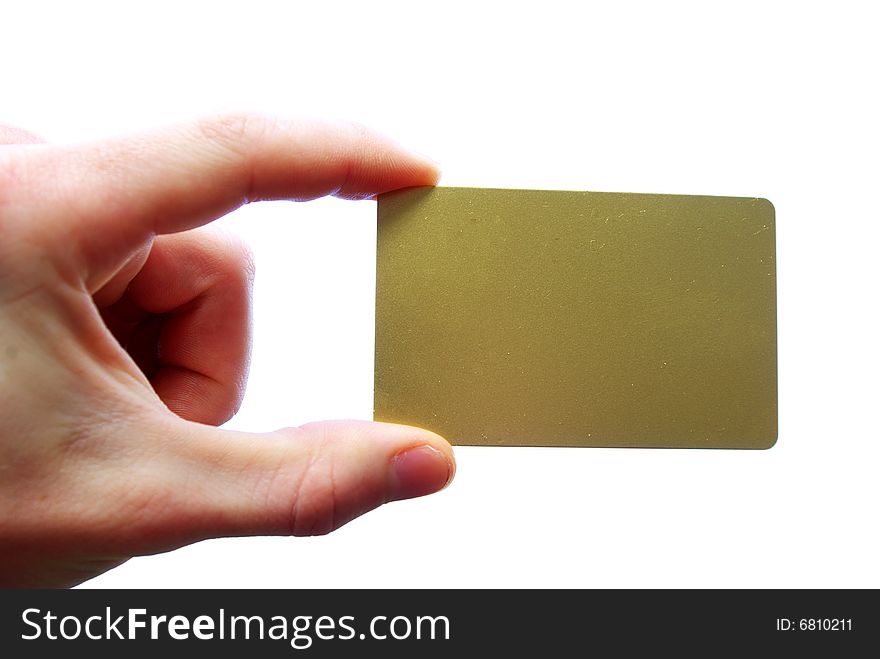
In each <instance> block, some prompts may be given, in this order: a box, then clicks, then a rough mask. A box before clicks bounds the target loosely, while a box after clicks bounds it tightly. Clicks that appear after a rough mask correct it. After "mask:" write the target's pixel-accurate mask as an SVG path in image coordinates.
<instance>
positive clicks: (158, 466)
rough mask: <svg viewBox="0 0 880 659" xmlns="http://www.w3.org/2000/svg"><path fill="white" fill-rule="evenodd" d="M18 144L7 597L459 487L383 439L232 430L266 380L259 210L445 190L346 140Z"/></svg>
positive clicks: (4, 505)
mask: <svg viewBox="0 0 880 659" xmlns="http://www.w3.org/2000/svg"><path fill="white" fill-rule="evenodd" d="M38 142H39V140H37V139H36V138H33V136H30V135H28V134H26V133H22V132H20V131H14V130H12V129H0V144H5V145H4V146H0V585H6V586H69V585H73V584H76V583H79V582H81V581H83V580H85V579H88V578H90V577H92V576H94V575H96V574H99V573H101V572H103V571H105V570H107V569H109V568H111V567H113V566H116V565H118V564H120V563H122V562H123V561H125V560H126V559H128V558H129V557H131V556H136V555H142V554H152V553H157V552H163V551H168V550H171V549H174V548H177V547H180V546H183V545H186V544H188V543H191V542H196V541H198V540H202V539H205V538H211V537H220V536H238V535H265V534H280V535H313V534H322V533H327V532H329V531H332V530H333V529H335V528H337V527H339V526H341V525H342V524H345V523H346V522H348V521H349V520H351V519H353V518H354V517H357V516H358V515H361V514H362V513H364V512H366V511H368V510H371V509H372V508H375V507H377V506H379V505H381V504H383V503H385V502H388V501H392V500H396V499H406V498H410V497H415V496H421V495H424V494H429V493H431V492H434V491H436V490H439V489H441V488H443V487H444V486H445V485H446V484H447V483H448V482H449V480H450V479H451V478H452V475H453V472H454V461H453V457H452V451H451V448H450V447H449V444H447V443H446V441H445V440H443V439H442V438H441V437H438V436H437V435H435V434H433V433H430V432H428V431H426V430H420V429H417V428H410V427H406V426H396V425H391V424H383V423H371V422H358V421H334V422H322V423H312V424H308V425H305V426H301V427H299V428H288V429H284V430H278V431H276V432H272V433H268V434H250V433H241V432H232V431H226V430H219V429H217V428H216V427H214V426H216V425H219V424H221V423H223V422H224V421H226V420H227V419H229V418H230V417H231V416H232V415H233V414H234V413H235V412H236V411H237V409H238V406H239V404H240V402H241V399H242V395H243V392H244V387H245V380H246V376H247V367H248V359H249V346H250V327H249V325H250V303H251V283H252V278H253V277H252V275H253V265H252V263H251V258H250V256H249V253H248V252H247V250H246V249H245V248H243V247H242V246H241V245H239V244H238V243H236V242H234V241H232V240H231V239H229V238H221V237H218V236H217V235H215V234H213V233H210V232H207V231H206V230H204V229H197V228H196V227H199V226H201V225H204V224H206V223H208V222H210V221H211V220H212V219H214V218H216V217H218V216H220V215H222V214H224V213H226V212H228V211H230V210H232V209H234V208H236V207H237V206H239V205H241V204H243V203H247V202H251V201H257V200H264V199H294V200H308V199H314V198H316V197H320V196H323V195H335V196H337V197H344V198H347V199H368V198H371V197H373V196H374V195H376V194H378V193H381V192H384V191H386V190H392V189H395V188H400V187H405V186H412V185H432V184H433V183H434V182H435V181H436V176H437V173H436V170H435V169H434V167H433V166H432V165H431V164H430V163H428V162H426V161H424V160H423V159H421V158H419V157H416V156H414V155H412V154H409V153H407V152H405V151H403V150H402V149H401V148H400V147H398V146H396V145H395V144H393V143H391V142H389V141H387V140H385V139H383V138H381V137H380V136H378V135H375V134H373V133H371V132H369V131H367V130H365V129H362V128H359V127H355V126H352V125H346V124H340V125H337V124H328V123H320V122H299V123H293V122H285V121H280V120H272V119H268V118H264V117H255V116H244V115H242V116H238V115H236V116H226V117H221V118H217V119H213V120H205V121H200V122H196V123H193V124H192V125H187V126H181V127H177V128H173V129H170V130H168V131H165V132H162V133H158V134H154V135H147V136H138V137H132V138H128V139H124V140H117V141H107V142H103V143H97V144H90V145H86V146H78V147H70V146H52V145H45V144H39V143H38Z"/></svg>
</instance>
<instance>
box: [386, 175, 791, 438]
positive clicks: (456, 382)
mask: <svg viewBox="0 0 880 659" xmlns="http://www.w3.org/2000/svg"><path fill="white" fill-rule="evenodd" d="M378 226H379V234H378V264H377V285H376V290H377V295H376V372H375V378H376V379H375V418H376V419H377V420H381V421H393V422H399V423H408V424H412V425H417V426H421V427H424V428H428V429H430V430H433V431H435V432H437V433H440V434H441V435H443V436H445V437H446V438H447V439H449V440H450V441H451V442H452V443H454V444H479V445H512V446H609V447H700V448H768V447H770V446H772V445H773V444H774V442H775V441H776V434H777V403H776V268H775V219H774V210H773V206H772V205H771V204H770V202H768V201H766V200H764V199H752V198H732V197H698V196H679V195H653V194H618V193H602V192H549V191H538V190H492V189H480V188H411V189H408V190H402V191H397V192H391V193H388V194H384V195H381V196H380V197H379V224H378Z"/></svg>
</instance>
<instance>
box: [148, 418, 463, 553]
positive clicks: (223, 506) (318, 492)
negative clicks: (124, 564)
mask: <svg viewBox="0 0 880 659" xmlns="http://www.w3.org/2000/svg"><path fill="white" fill-rule="evenodd" d="M181 423H183V424H185V425H186V437H185V438H184V441H180V434H179V433H175V434H176V435H177V437H176V438H175V440H174V441H173V442H171V441H169V442H168V443H167V444H166V445H165V446H166V448H167V449H168V450H165V451H163V452H162V456H161V458H160V459H161V460H162V461H164V463H165V464H163V465H162V466H161V469H160V471H161V472H162V473H164V474H165V477H164V478H163V479H161V481H160V483H161V487H162V488H163V490H164V492H162V493H161V495H160V496H153V497H151V498H152V499H153V500H154V501H161V502H162V509H163V512H162V514H160V515H150V516H145V517H142V519H145V518H146V519H153V520H154V521H155V522H156V523H158V524H159V525H160V527H161V528H156V529H151V531H152V532H150V533H148V534H147V537H152V538H154V539H157V540H158V539H160V538H161V539H162V541H161V544H163V545H166V544H169V543H170V544H171V545H175V546H180V545H184V544H188V543H189V542H193V541H196V540H201V539H205V538H210V537H222V536H241V535H299V536H302V535H321V534H325V533H329V532H330V531H333V530H334V529H337V528H339V527H340V526H342V525H343V524H345V523H346V522H349V521H351V520H352V519H354V518H355V517H358V516H359V515H362V514H363V513H365V512H367V511H369V510H372V509H373V508H376V507H378V506H380V505H382V504H383V503H387V502H389V501H395V500H399V499H409V498H412V497H419V496H423V495H426V494H431V493H432V492H436V491H438V490H441V489H443V488H444V487H445V486H446V485H447V484H448V483H449V481H451V480H452V477H453V475H454V473H455V461H454V458H453V455H452V447H451V446H450V445H449V443H448V442H447V441H446V440H445V439H443V438H442V437H440V436H439V435H436V434H434V433H432V432H429V431H427V430H422V429H419V428H413V427H410V426H402V425H396V424H390V423H376V422H369V421H324V422H319V423H310V424H307V425H304V426H301V427H298V428H288V429H284V430H279V431H275V432H272V433H267V434H252V433H239V432H233V431H224V430H218V429H216V428H211V427H209V426H203V425H200V424H194V423H189V422H181ZM165 436H166V437H169V436H173V435H169V434H166V435H165ZM153 469H155V465H154V466H153ZM153 473H154V474H155V473H156V472H155V471H154V472H153ZM153 482H154V483H155V482H156V481H155V480H154V481H153ZM141 537H144V536H141ZM146 549H147V550H150V549H151V548H146Z"/></svg>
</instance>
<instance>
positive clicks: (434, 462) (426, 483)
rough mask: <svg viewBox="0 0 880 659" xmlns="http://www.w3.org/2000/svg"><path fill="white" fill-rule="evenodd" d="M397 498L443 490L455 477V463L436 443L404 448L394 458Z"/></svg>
mask: <svg viewBox="0 0 880 659" xmlns="http://www.w3.org/2000/svg"><path fill="white" fill-rule="evenodd" d="M392 465H393V467H394V475H395V479H396V481H397V482H396V483H395V486H394V488H393V496H392V498H394V499H412V498H413V497H421V496H424V495H426V494H431V493H432V492H436V491H437V490H442V489H443V488H444V487H446V484H447V483H449V480H450V479H451V478H452V464H451V463H450V462H449V460H448V459H447V458H446V456H445V455H444V454H443V453H441V452H440V451H438V450H437V449H435V448H434V447H433V446H428V445H427V444H424V445H422V446H414V447H412V448H408V449H404V450H403V451H401V452H400V453H398V454H397V455H395V456H394V459H393V460H392Z"/></svg>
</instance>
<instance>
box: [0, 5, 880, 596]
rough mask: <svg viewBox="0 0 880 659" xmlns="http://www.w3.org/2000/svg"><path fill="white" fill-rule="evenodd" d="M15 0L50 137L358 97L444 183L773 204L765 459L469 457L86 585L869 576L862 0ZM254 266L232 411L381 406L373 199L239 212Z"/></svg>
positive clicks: (17, 68)
mask: <svg viewBox="0 0 880 659" xmlns="http://www.w3.org/2000/svg"><path fill="white" fill-rule="evenodd" d="M717 4H718V3H706V2H694V3H678V2H676V3H668V2H645V3H631V2H601V3H595V4H592V5H588V4H587V3H581V2H570V3H555V2H548V1H547V0H542V1H541V2H531V3H524V4H518V3H514V2H506V3H503V4H499V5H489V4H488V3H481V2H477V1H476V0H471V1H469V2H466V3H462V4H457V3H453V2H448V1H447V2H442V3H441V2H437V3H434V4H433V5H428V4H427V3H418V2H406V3H400V4H390V3H383V2H352V3H343V2H323V3H322V2H307V3H305V2H304V3H297V2H277V3H271V2H257V1H253V0H250V1H248V2H240V3H236V4H225V3H218V2H210V3H208V2H205V3H195V2H192V3H189V2H172V3H163V2H155V1H154V2H150V3H137V4H134V3H122V2H115V3H106V4H103V5H96V4H94V3H89V2H82V1H80V2H73V3H60V2H59V3H57V4H49V5H47V4H46V3H43V2H28V3H15V5H16V7H15V9H12V10H10V9H7V8H4V9H3V10H0V67H2V68H0V71H2V76H0V121H4V122H7V123H12V124H18V125H20V126H22V127H26V128H29V129H31V130H33V131H35V132H38V133H40V134H42V135H43V136H44V137H45V138H46V139H49V140H52V141H61V140H80V139H86V138H92V137H97V136H103V135H107V134H113V133H119V132H122V131H124V130H129V129H137V128H148V127H154V126H157V125H160V124H162V123H166V122H169V121H177V120H180V119H186V118H189V117H191V116H193V115H199V114H205V113H210V112H215V111H218V110H222V109H254V110H259V111H263V112H270V113H275V114H282V115H297V114H311V115H322V116H333V117H347V118H351V119H355V120H358V121H361V122H364V123H367V124H370V125H372V126H374V127H376V128H379V129H381V130H383V131H385V132H387V133H388V134H390V135H391V136H393V137H395V138H397V139H398V140H400V141H401V142H403V143H404V144H406V145H408V146H411V147H413V148H415V149H417V150H419V151H422V152H424V153H427V154H429V155H430V156H431V157H433V158H434V159H436V160H437V161H439V163H440V164H441V166H442V167H443V170H444V176H443V181H442V183H443V184H448V185H469V186H496V187H529V188H559V189H583V190H607V191H638V192H668V193H692V194H721V195H742V196H757V197H767V198H769V199H771V200H772V201H773V202H774V204H775V206H776V211H777V221H778V228H777V232H778V285H779V391H780V401H779V402H780V439H779V442H778V444H777V445H776V447H775V448H773V449H771V450H769V451H756V452H738V451H698V450H690V451H688V450H599V449H580V450H578V449H510V448H459V449H457V450H456V455H457V458H458V467H459V469H458V477H457V479H456V481H455V483H454V484H453V486H451V487H450V488H449V489H447V490H446V491H444V492H442V493H440V494H439V495H436V496H433V497H429V498H427V499H421V500H415V501H408V502H401V503H395V504H391V505H389V506H386V507H384V508H383V509H380V510H378V511H376V512H373V513H370V514H368V515H367V516H365V517H362V518H360V519H358V520H355V521H354V522H352V523H351V524H349V525H348V526H346V527H344V528H342V529H341V530H339V531H338V532H336V533H334V534H332V535H330V536H327V537H321V538H256V539H229V540H218V541H211V542H205V543H201V544H199V545H196V546H193V547H190V548H187V549H184V550H181V551H177V552H173V553H171V554H166V555H162V556H156V557H149V558H139V559H134V560H132V561H130V562H129V563H128V564H126V565H124V566H122V567H121V568H118V569H116V570H114V571H112V572H110V573H108V574H106V575H104V576H102V577H99V578H97V579H95V580H93V581H92V582H90V583H89V584H88V585H89V586H104V587H133V586H144V587H151V586H183V587H188V586H234V587H237V586H255V587H275V586H278V587H296V588H298V587H331V586H332V587H335V586H380V587H382V586H402V587H428V586H439V587H445V586H474V587H483V586H501V587H506V586H527V587H532V586H554V587H557V586H561V587H566V586H582V587H643V586H644V587H655V586H672V587H679V586H681V587H685V586H687V587H690V586H693V587H703V586H713V587H740V586H756V587H781V586H795V587H802V586H803V587H806V586H819V587H825V586H840V587H859V586H873V587H878V586H880V567H878V549H880V542H878V535H877V506H878V503H880V481H878V458H880V442H878V440H880V431H878V422H877V412H876V409H877V406H878V403H880V400H878V373H880V363H878V362H880V360H878V348H877V345H878V324H877V297H878V295H877V285H878V283H880V277H878V265H877V262H878V255H877V243H878V239H880V229H878V219H880V218H878V203H880V202H878V200H880V177H878V174H880V168H878V151H880V149H878V147H880V140H878V120H880V104H878V100H877V96H876V92H877V75H878V73H877V72H878V63H880V46H878V43H880V42H878V40H877V34H876V28H877V25H878V21H877V20H876V18H875V16H873V15H872V13H873V12H872V9H871V7H872V3H867V2H865V3H854V2H834V3H823V4H821V5H820V4H814V3H811V2H796V3H795V2H792V3H782V2H767V1H766V0H765V1H762V2H736V3H729V5H728V7H727V9H718V8H717V7H716V5H717ZM221 223H222V224H223V225H225V226H226V227H228V228H229V229H231V230H233V231H236V232H238V233H240V234H241V235H242V236H244V237H245V238H246V239H247V240H248V241H249V242H250V243H251V245H252V246H253V248H254V251H255V254H256V259H257V270H258V274H257V284H256V286H257V288H256V337H255V352H254V362H253V369H252V375H251V379H250V386H249V391H248V396H247V399H246V401H245V403H244V407H243V408H242V410H241V413H240V414H239V415H238V416H237V417H236V418H235V419H234V420H233V421H232V422H231V423H230V427H233V428H240V429H251V430H269V429H273V428H276V427H282V426H287V425H297V424H300V423H303V422H305V421H308V420H314V419H320V418H334V417H353V418H365V419H367V418H370V416H371V411H372V359H373V356H372V346H373V303H374V299H373V295H374V293H373V285H374V276H375V275H374V266H375V262H374V259H375V256H374V249H375V204H374V202H343V201H338V200H323V201H318V202H312V203H308V204H299V205H297V204H293V203H285V202H278V203H272V204H263V205H257V206H252V207H248V208H244V209H242V210H240V211H237V212H235V213H233V214H232V215H231V216H229V217H227V218H225V219H224V220H222V222H221Z"/></svg>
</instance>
